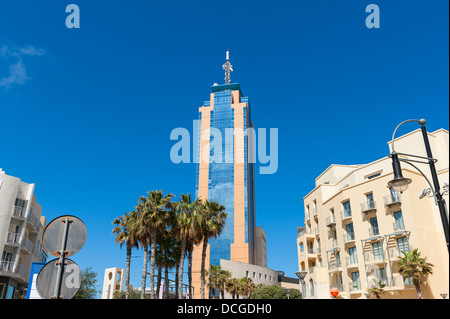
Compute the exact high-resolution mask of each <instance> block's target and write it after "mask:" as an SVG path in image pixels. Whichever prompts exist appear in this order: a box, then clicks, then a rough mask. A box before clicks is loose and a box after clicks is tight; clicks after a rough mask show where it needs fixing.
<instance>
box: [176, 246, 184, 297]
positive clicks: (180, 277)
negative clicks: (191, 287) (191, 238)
mask: <svg viewBox="0 0 450 319" xmlns="http://www.w3.org/2000/svg"><path fill="white" fill-rule="evenodd" d="M185 253H186V240H185V239H184V238H181V254H180V267H179V272H178V287H177V288H178V299H181V298H182V297H183V289H182V288H183V269H184V255H185Z"/></svg>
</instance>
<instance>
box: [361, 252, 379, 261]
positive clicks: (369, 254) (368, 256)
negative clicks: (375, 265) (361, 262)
mask: <svg viewBox="0 0 450 319" xmlns="http://www.w3.org/2000/svg"><path fill="white" fill-rule="evenodd" d="M364 259H365V261H366V262H371V261H375V262H380V261H383V260H384V258H383V254H382V253H377V254H374V253H373V252H365V253H364Z"/></svg>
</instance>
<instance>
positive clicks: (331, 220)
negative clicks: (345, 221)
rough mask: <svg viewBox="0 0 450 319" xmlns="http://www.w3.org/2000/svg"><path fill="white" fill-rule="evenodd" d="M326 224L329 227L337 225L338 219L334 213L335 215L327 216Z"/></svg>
mask: <svg viewBox="0 0 450 319" xmlns="http://www.w3.org/2000/svg"><path fill="white" fill-rule="evenodd" d="M325 225H326V226H327V227H331V226H333V225H336V221H335V220H334V215H333V216H330V217H327V218H326V219H325Z"/></svg>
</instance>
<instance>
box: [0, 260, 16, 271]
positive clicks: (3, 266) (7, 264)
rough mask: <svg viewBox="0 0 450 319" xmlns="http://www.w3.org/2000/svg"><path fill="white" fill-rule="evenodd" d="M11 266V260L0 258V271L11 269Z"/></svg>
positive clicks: (12, 265)
mask: <svg viewBox="0 0 450 319" xmlns="http://www.w3.org/2000/svg"><path fill="white" fill-rule="evenodd" d="M13 268H14V262H13V261H6V260H0V271H13Z"/></svg>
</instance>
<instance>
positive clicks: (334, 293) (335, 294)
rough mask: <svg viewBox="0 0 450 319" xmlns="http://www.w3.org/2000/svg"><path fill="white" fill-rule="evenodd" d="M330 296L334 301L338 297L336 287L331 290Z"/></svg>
mask: <svg viewBox="0 0 450 319" xmlns="http://www.w3.org/2000/svg"><path fill="white" fill-rule="evenodd" d="M330 294H331V295H332V296H333V299H336V297H337V296H338V295H339V289H337V288H336V287H333V288H331V289H330Z"/></svg>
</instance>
